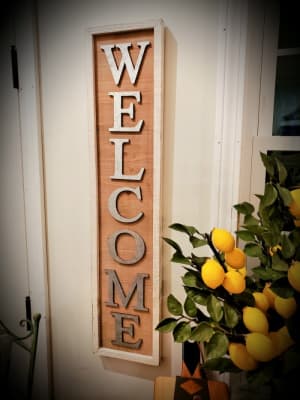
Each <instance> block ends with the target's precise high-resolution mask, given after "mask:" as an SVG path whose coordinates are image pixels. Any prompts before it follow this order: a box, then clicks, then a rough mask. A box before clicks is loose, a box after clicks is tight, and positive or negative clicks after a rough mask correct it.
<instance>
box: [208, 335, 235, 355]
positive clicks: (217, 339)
mask: <svg viewBox="0 0 300 400" xmlns="http://www.w3.org/2000/svg"><path fill="white" fill-rule="evenodd" d="M228 345H229V341H228V339H227V336H226V335H225V334H224V333H222V332H216V333H215V334H214V335H213V336H212V338H211V339H210V341H209V343H207V345H206V346H205V350H206V357H207V359H208V360H210V359H212V358H217V357H222V356H224V354H226V352H227V349H228Z"/></svg>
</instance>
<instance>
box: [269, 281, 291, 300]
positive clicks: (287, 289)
mask: <svg viewBox="0 0 300 400" xmlns="http://www.w3.org/2000/svg"><path fill="white" fill-rule="evenodd" d="M270 288H271V289H272V291H273V292H274V293H276V294H277V295H278V296H280V297H283V298H284V299H287V298H289V297H292V296H293V295H294V290H293V289H292V288H291V286H290V284H289V281H288V279H287V278H286V277H284V278H280V279H277V280H276V281H274V282H272V284H271V286H270Z"/></svg>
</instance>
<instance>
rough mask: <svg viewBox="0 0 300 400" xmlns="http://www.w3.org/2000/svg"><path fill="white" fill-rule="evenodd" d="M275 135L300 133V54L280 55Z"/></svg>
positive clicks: (277, 77)
mask: <svg viewBox="0 0 300 400" xmlns="http://www.w3.org/2000/svg"><path fill="white" fill-rule="evenodd" d="M273 135H275V136H299V135H300V55H291V56H281V57H278V62H277V74H276V87H275V102H274V119H273Z"/></svg>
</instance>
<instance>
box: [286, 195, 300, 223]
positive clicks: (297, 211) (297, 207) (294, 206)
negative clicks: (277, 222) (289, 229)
mask: <svg viewBox="0 0 300 400" xmlns="http://www.w3.org/2000/svg"><path fill="white" fill-rule="evenodd" d="M291 196H292V198H293V201H292V203H291V204H290V207H289V209H290V213H291V214H292V215H293V216H294V217H296V218H299V217H300V188H299V189H294V190H291Z"/></svg>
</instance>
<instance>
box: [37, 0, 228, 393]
mask: <svg viewBox="0 0 300 400" xmlns="http://www.w3.org/2000/svg"><path fill="white" fill-rule="evenodd" d="M37 3H38V23H39V45H40V67H41V101H42V121H43V144H44V164H45V191H46V193H45V194H46V214H47V243H48V262H49V290H50V308H51V328H52V351H53V370H54V388H55V396H56V397H55V398H56V399H57V400H60V399H62V400H69V399H85V400H89V399H100V398H101V399H102V400H115V399H119V398H122V399H124V400H127V399H128V400H129V399H131V400H134V399H137V398H140V397H141V396H142V398H143V399H144V400H150V399H152V396H153V379H154V378H155V376H157V375H170V374H172V375H174V374H179V373H180V356H181V353H180V345H178V344H177V345H174V344H173V343H172V338H171V335H169V336H164V337H163V347H162V362H161V366H160V367H150V366H142V365H138V364H135V363H129V362H126V361H120V360H112V359H103V358H99V357H97V356H95V355H93V353H92V312H91V267H90V266H91V225H92V224H91V219H90V218H91V214H90V211H91V210H90V206H91V204H90V193H91V187H90V175H89V173H90V171H89V157H90V153H89V143H88V114H89V110H87V104H88V99H87V84H88V79H90V77H88V76H87V70H86V65H87V63H86V42H85V40H86V34H85V30H86V29H87V28H89V27H94V26H103V25H112V24H119V23H122V24H123V23H130V22H138V21H145V20H148V19H158V18H162V19H163V20H164V22H165V26H166V31H165V36H166V40H165V103H164V109H165V114H164V150H163V151H164V177H163V179H164V182H163V208H162V217H163V227H164V235H166V236H169V235H170V232H169V230H168V229H167V226H168V225H169V224H170V223H172V222H182V223H185V224H189V225H195V226H197V227H198V228H199V229H200V231H208V230H209V229H210V228H211V227H210V222H211V219H212V218H211V216H212V214H213V213H214V210H213V209H212V208H211V204H213V203H212V200H214V199H212V196H213V195H214V194H213V192H212V180H213V176H214V175H213V174H214V169H215V167H216V166H215V165H214V149H215V143H214V140H215V117H216V89H217V88H216V85H217V71H218V62H223V60H218V54H219V47H218V40H219V39H220V36H219V28H220V27H219V18H220V10H221V9H222V10H223V8H222V7H220V5H221V4H222V5H223V6H224V4H225V3H226V2H224V1H223V2H222V1H221V0H220V1H217V0H215V1H205V0H202V1H199V0H185V1H181V0H160V1H157V0H153V1H141V0H127V1H122V0H115V1H113V2H112V1H104V0H98V1H96V0H94V1H92V0H88V1H82V2H78V1H75V0H69V1H52V2H44V1H42V0H40V1H38V2H37ZM175 236H176V235H175ZM163 248H164V262H163V280H164V294H165V295H167V294H168V293H169V292H170V291H172V292H173V293H175V294H176V295H177V294H178V295H179V296H180V295H181V286H180V275H181V270H180V269H179V267H178V268H176V266H172V267H171V265H170V263H169V261H168V260H169V256H170V253H169V249H167V248H166V247H165V246H164V247H163ZM171 270H172V273H171Z"/></svg>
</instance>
